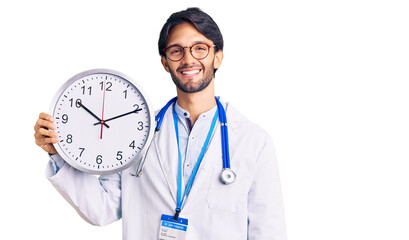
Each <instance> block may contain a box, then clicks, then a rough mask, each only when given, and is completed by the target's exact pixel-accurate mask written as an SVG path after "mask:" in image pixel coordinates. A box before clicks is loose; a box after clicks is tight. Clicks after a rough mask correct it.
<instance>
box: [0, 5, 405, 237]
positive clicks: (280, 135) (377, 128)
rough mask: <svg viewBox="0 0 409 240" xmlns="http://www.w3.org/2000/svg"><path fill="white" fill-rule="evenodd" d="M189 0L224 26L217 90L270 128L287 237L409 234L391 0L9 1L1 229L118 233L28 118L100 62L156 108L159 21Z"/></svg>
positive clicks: (1, 122) (1, 71) (401, 76)
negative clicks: (94, 217)
mask: <svg viewBox="0 0 409 240" xmlns="http://www.w3.org/2000/svg"><path fill="white" fill-rule="evenodd" d="M188 6H199V7H201V8H202V9H203V10H204V11H206V12H208V13H209V14H210V15H211V16H212V17H213V19H214V20H215V21H216V22H217V23H218V25H219V27H220V29H221V31H222V33H223V36H224V40H225V51H224V56H225V58H224V61H223V64H222V67H221V68H220V70H219V71H218V73H217V75H216V91H217V95H221V96H222V97H223V99H225V100H227V101H230V102H232V103H233V104H234V105H235V106H236V108H238V109H239V110H240V111H241V112H243V113H244V114H245V115H247V116H248V117H249V119H251V120H252V121H253V122H256V123H257V124H259V125H261V126H262V127H263V128H265V129H266V130H267V131H268V132H269V133H270V135H271V136H272V138H273V139H274V142H275V145H276V149H277V155H278V160H279V166H280V174H281V180H282V187H283V196H284V201H285V208H286V217H287V231H288V236H289V239H313V240H337V239H340V240H345V239H348V240H355V239H356V240H362V239H371V240H377V239H388V240H389V239H392V240H400V239H402V240H403V239H405V240H407V239H409V227H408V226H409V190H408V186H409V163H408V161H409V112H408V105H409V94H408V92H409V87H408V85H409V84H408V81H409V68H408V64H409V44H408V43H409V14H408V13H409V8H408V6H407V5H406V1H394V0H389V1H377V0H373V1H369V0H368V1H364V0H344V1H324V0H322V1H319V0H313V1H301V0H298V1H269V2H268V1H258V0H252V1H244V2H243V3H242V2H240V1H220V0H218V1H150V3H148V1H132V2H131V1H106V0H99V1H85V0H83V1H64V2H62V1H45V0H36V1H28V0H27V1H2V2H1V3H0V34H1V37H0V80H1V81H0V90H1V94H0V104H1V113H2V114H1V115H2V116H1V117H0V126H1V129H2V131H1V136H0V141H1V143H0V146H1V160H0V161H1V170H2V174H1V175H0V176H1V181H0V184H1V185H0V189H1V198H0V201H1V204H0V213H1V219H2V224H1V225H2V226H1V229H2V230H1V232H0V238H1V239H28V238H29V239H42V240H46V239H120V238H121V222H120V221H119V222H116V223H113V224H111V225H109V226H107V227H102V228H101V227H93V226H91V225H88V224H87V223H86V222H85V221H83V220H82V219H81V218H80V217H79V216H78V215H77V214H76V212H75V211H74V210H73V209H72V208H71V207H70V206H69V205H68V203H66V202H65V201H64V200H63V198H62V197H60V196H59V194H58V193H57V192H56V191H55V190H54V189H53V187H52V186H51V184H49V183H48V181H47V180H46V178H45V177H44V169H45V165H46V163H47V160H48V158H47V154H45V153H44V152H43V151H42V150H41V149H40V148H39V147H37V146H36V145H35V143H34V138H33V134H34V130H33V126H34V123H35V121H36V119H37V117H38V114H39V113H40V112H42V111H45V112H47V111H48V109H49V104H50V102H51V100H52V98H53V96H54V94H55V92H56V91H57V90H58V88H59V87H60V86H61V85H62V84H63V83H64V82H65V81H66V80H68V79H69V78H70V77H72V76H73V75H75V74H76V73H78V72H81V71H84V70H87V69H91V68H112V69H116V70H118V71H121V72H124V73H125V74H127V75H129V76H131V77H133V78H134V79H135V80H136V81H138V82H139V83H140V84H141V85H142V86H143V87H144V89H145V91H147V92H148V93H149V96H150V98H151V101H152V103H153V105H154V107H155V108H156V109H157V108H160V107H161V106H162V105H163V104H165V103H166V101H167V100H169V99H170V98H171V97H173V96H174V95H175V87H174V85H173V83H172V81H171V79H170V77H169V75H168V74H167V73H166V72H165V71H164V70H163V68H162V66H161V64H160V58H159V55H158V52H157V41H158V37H159V31H160V29H161V27H162V25H163V24H164V23H165V21H166V19H167V18H168V16H169V15H170V14H171V13H173V12H175V11H179V10H182V9H186V8H187V7H188ZM233 164H234V163H233ZM135 227H137V226H135ZM6 236H7V237H6Z"/></svg>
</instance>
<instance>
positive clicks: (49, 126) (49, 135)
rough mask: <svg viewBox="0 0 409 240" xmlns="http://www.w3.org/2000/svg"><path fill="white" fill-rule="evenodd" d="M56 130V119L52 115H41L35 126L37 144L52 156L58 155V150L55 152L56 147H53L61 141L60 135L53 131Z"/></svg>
mask: <svg viewBox="0 0 409 240" xmlns="http://www.w3.org/2000/svg"><path fill="white" fill-rule="evenodd" d="M55 129H56V126H55V124H54V118H53V117H52V116H51V115H50V114H47V113H40V116H39V117H38V120H37V122H36V124H35V125H34V131H35V133H34V138H35V143H36V144H37V145H38V146H40V147H41V148H42V149H43V150H44V151H46V152H48V153H50V154H56V153H57V150H55V147H54V146H53V143H57V142H58V141H59V139H58V134H57V133H56V132H54V131H53V130H55Z"/></svg>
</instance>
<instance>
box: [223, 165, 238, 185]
mask: <svg viewBox="0 0 409 240" xmlns="http://www.w3.org/2000/svg"><path fill="white" fill-rule="evenodd" d="M220 180H221V181H222V182H223V183H224V184H226V185H227V184H231V183H233V182H234V181H235V180H236V174H235V173H234V172H233V170H231V169H230V168H224V169H223V170H222V173H221V174H220Z"/></svg>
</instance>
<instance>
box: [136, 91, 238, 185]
mask: <svg viewBox="0 0 409 240" xmlns="http://www.w3.org/2000/svg"><path fill="white" fill-rule="evenodd" d="M215 99H216V103H217V109H218V110H219V111H218V112H219V121H220V132H221V138H222V139H221V140H222V158H223V169H222V173H221V175H220V180H221V181H222V182H223V183H224V184H230V183H233V182H234V180H235V178H236V174H235V173H234V172H233V171H232V170H231V169H230V152H229V136H228V129H227V118H226V111H225V110H224V107H223V105H222V104H221V102H220V100H219V98H218V97H215ZM176 100H177V97H174V98H172V99H171V100H170V101H169V102H168V103H166V105H165V106H164V107H163V108H162V109H161V110H160V111H159V113H158V114H157V115H156V117H155V121H156V128H155V136H156V133H157V132H158V131H159V130H160V128H161V126H162V122H163V119H164V117H165V114H166V111H167V110H168V108H169V107H170V105H172V104H173V103H175V102H176ZM152 141H153V140H152ZM149 147H150V146H149ZM148 151H149V148H148ZM145 158H146V154H145V156H144V158H143V159H142V161H141V162H140V164H139V166H138V170H137V173H136V174H131V175H132V176H138V177H139V176H141V175H142V168H143V165H144V162H145Z"/></svg>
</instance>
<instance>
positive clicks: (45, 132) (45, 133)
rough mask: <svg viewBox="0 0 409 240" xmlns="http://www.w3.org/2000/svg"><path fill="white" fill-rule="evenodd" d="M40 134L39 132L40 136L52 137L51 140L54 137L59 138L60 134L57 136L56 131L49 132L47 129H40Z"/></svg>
mask: <svg viewBox="0 0 409 240" xmlns="http://www.w3.org/2000/svg"><path fill="white" fill-rule="evenodd" d="M38 132H39V133H40V135H42V136H46V137H51V138H53V137H58V134H57V133H56V132H54V131H52V130H47V129H45V128H40V129H39V130H38Z"/></svg>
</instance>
